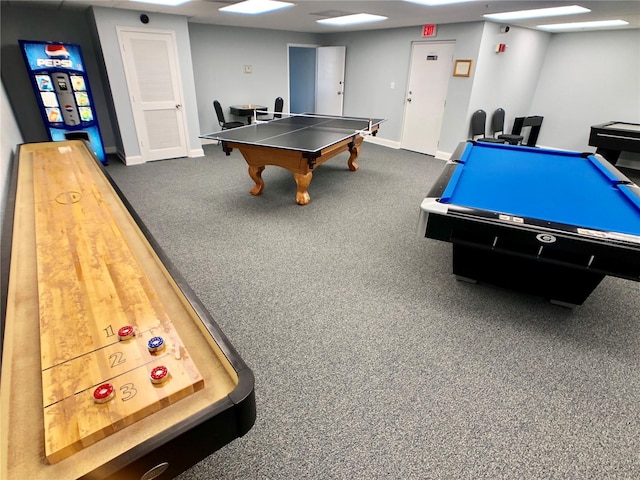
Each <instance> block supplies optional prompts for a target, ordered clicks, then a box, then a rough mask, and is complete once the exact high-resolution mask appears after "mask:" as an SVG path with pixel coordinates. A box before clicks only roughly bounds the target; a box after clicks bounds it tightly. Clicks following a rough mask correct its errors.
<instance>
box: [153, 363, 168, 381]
mask: <svg viewBox="0 0 640 480" xmlns="http://www.w3.org/2000/svg"><path fill="white" fill-rule="evenodd" d="M149 378H150V379H151V383H156V384H158V383H163V382H165V381H167V380H168V379H169V369H168V368H167V367H165V366H163V365H159V366H157V367H155V368H154V369H153V370H151V373H150V374H149Z"/></svg>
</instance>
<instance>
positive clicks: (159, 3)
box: [133, 0, 191, 7]
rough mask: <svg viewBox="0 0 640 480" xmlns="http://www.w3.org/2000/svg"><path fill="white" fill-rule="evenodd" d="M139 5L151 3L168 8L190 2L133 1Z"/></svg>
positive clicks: (185, 0) (176, 0) (170, 0)
mask: <svg viewBox="0 0 640 480" xmlns="http://www.w3.org/2000/svg"><path fill="white" fill-rule="evenodd" d="M133 1H136V2H140V3H153V4H154V5H166V6H168V7H175V6H176V5H182V4H183V3H187V2H190V1H191V0H133Z"/></svg>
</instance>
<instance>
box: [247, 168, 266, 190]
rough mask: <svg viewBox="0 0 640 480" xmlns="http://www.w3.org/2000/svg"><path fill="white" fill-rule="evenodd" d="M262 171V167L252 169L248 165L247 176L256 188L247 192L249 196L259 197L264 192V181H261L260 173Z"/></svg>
mask: <svg viewBox="0 0 640 480" xmlns="http://www.w3.org/2000/svg"><path fill="white" fill-rule="evenodd" d="M263 170H264V166H262V167H253V166H251V165H249V176H250V177H251V179H252V180H253V181H254V182H256V186H255V187H253V188H252V189H251V190H249V193H250V194H251V195H260V194H261V193H262V191H263V190H264V180H262V171H263Z"/></svg>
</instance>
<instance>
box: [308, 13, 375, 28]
mask: <svg viewBox="0 0 640 480" xmlns="http://www.w3.org/2000/svg"><path fill="white" fill-rule="evenodd" d="M386 19H387V17H383V16H382V15H372V14H369V13H354V14H353V15H344V16H342V17H333V18H323V19H322V20H316V22H318V23H321V24H322V25H338V26H344V25H356V24H359V23H371V22H381V21H383V20H386Z"/></svg>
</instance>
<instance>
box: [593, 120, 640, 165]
mask: <svg viewBox="0 0 640 480" xmlns="http://www.w3.org/2000/svg"><path fill="white" fill-rule="evenodd" d="M589 145H591V146H592V147H597V148H596V153H599V154H600V155H602V156H603V157H604V158H606V159H607V160H608V161H609V162H611V163H612V164H613V165H615V164H616V163H617V162H618V158H619V157H620V153H622V152H635V153H640V125H638V124H637V123H628V122H607V123H601V124H600V125H594V126H592V127H591V132H590V134H589Z"/></svg>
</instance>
